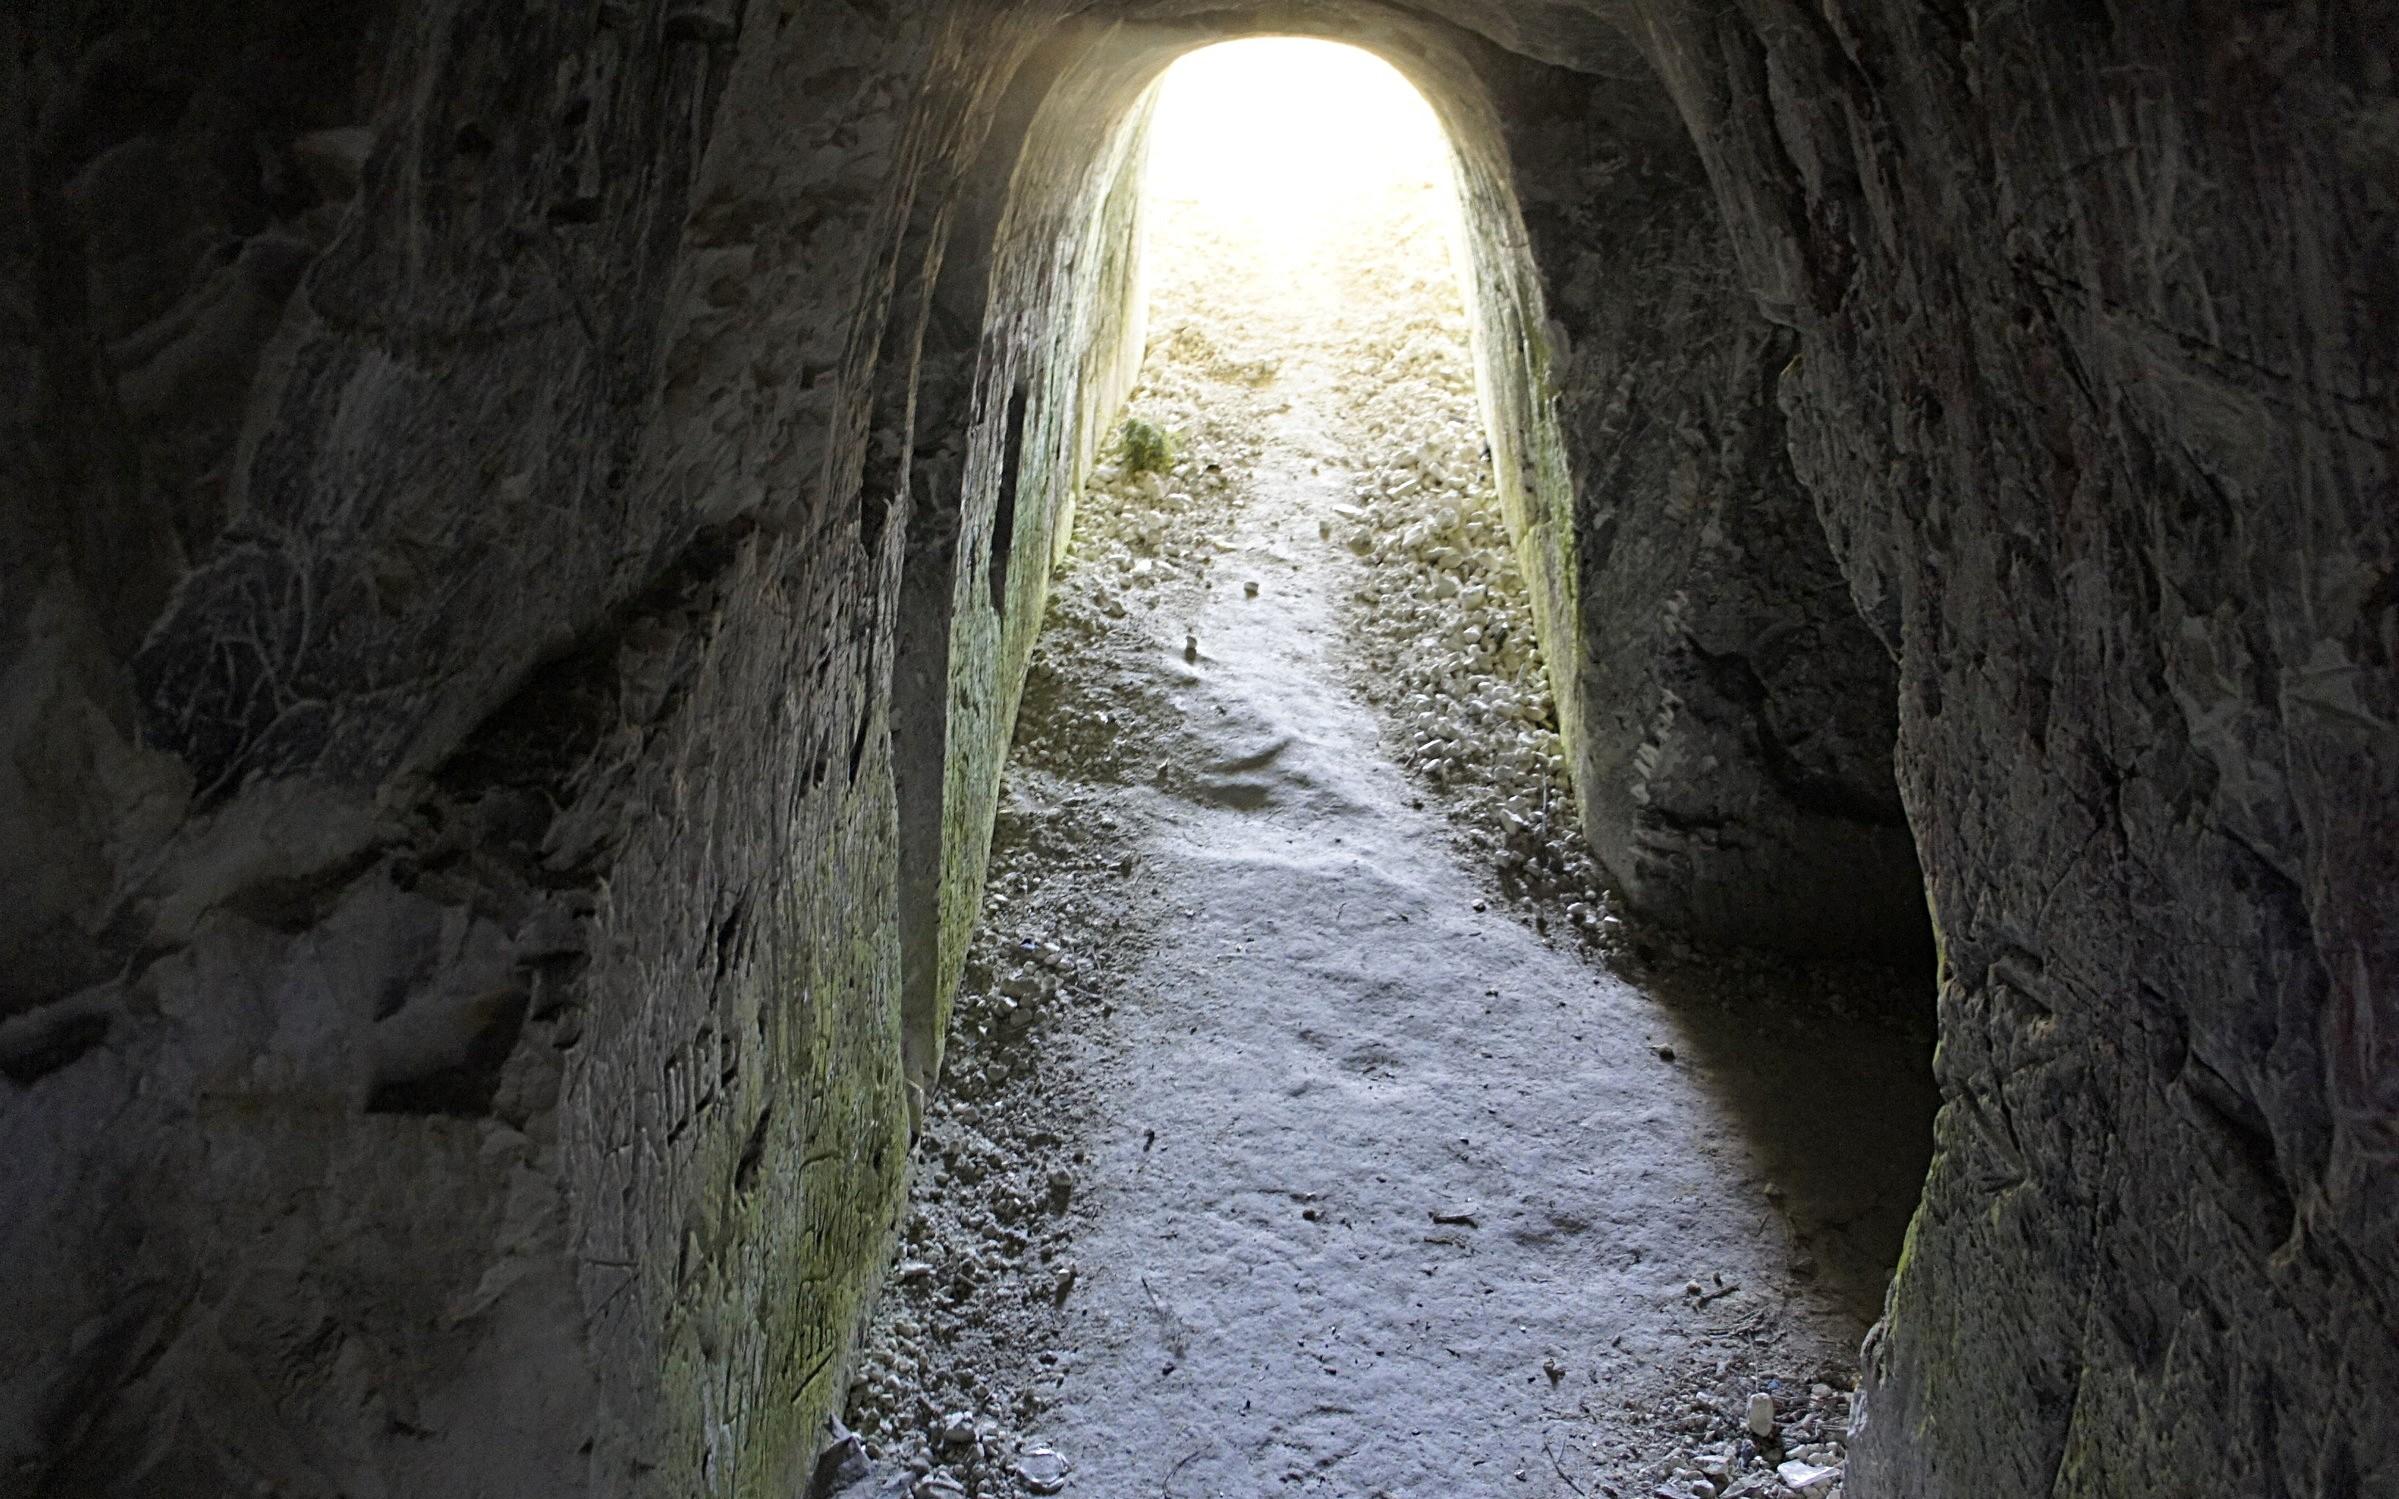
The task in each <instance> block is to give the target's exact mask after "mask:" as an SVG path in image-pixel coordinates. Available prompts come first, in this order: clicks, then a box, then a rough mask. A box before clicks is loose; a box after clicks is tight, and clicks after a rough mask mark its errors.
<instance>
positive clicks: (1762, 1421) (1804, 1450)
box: [1649, 1380, 1851, 1499]
mask: <svg viewBox="0 0 2399 1499" xmlns="http://www.w3.org/2000/svg"><path fill="white" fill-rule="evenodd" d="M1767 1383H1768V1384H1770V1385H1771V1386H1773V1388H1771V1389H1762V1390H1753V1391H1751V1392H1750V1393H1749V1394H1748V1395H1747V1396H1746V1397H1743V1396H1741V1395H1739V1394H1738V1393H1736V1392H1733V1391H1717V1392H1702V1393H1701V1394H1699V1395H1697V1396H1695V1397H1693V1398H1692V1399H1691V1400H1690V1401H1689V1402H1688V1405H1689V1409H1688V1412H1687V1414H1686V1415H1685V1416H1684V1417H1683V1418H1682V1419H1681V1420H1680V1421H1678V1422H1676V1423H1675V1424H1676V1425H1677V1426H1679V1427H1681V1428H1682V1429H1683V1430H1684V1432H1685V1433H1686V1434H1687V1435H1688V1436H1690V1437H1694V1438H1697V1439H1699V1440H1697V1441H1696V1442H1695V1444H1694V1445H1692V1446H1689V1447H1687V1448H1686V1449H1685V1450H1683V1451H1682V1452H1680V1453H1678V1454H1677V1455H1676V1456H1675V1457H1673V1458H1672V1459H1670V1460H1668V1461H1667V1462H1665V1463H1663V1464H1661V1465H1659V1469H1658V1470H1657V1471H1658V1476H1657V1477H1656V1478H1655V1480H1654V1486H1653V1487H1652V1488H1651V1489H1650V1490H1649V1493H1650V1495H1651V1499H1839V1496H1840V1494H1841V1492H1842V1487H1841V1481H1842V1475H1843V1471H1844V1465H1845V1464H1846V1462H1847V1461H1848V1443H1849V1412H1850V1398H1851V1397H1850V1395H1849V1393H1848V1391H1846V1390H1844V1389H1842V1388H1840V1387H1839V1386H1837V1385H1834V1384H1830V1383H1827V1382H1825V1381H1824V1380H1815V1381H1812V1382H1809V1383H1807V1384H1804V1385H1802V1384H1797V1383H1794V1382H1791V1381H1785V1380H1771V1381H1767Z"/></svg>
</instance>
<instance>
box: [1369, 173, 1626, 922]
mask: <svg viewBox="0 0 2399 1499" xmlns="http://www.w3.org/2000/svg"><path fill="white" fill-rule="evenodd" d="M1426 212H1427V210H1420V211H1419V213H1418V215H1417V216H1418V218H1419V219H1422V218H1424V217H1425V216H1426ZM1418 227H1419V228H1420V229H1423V230H1425V231H1426V232H1430V231H1431V230H1432V228H1433V226H1431V225H1430V224H1419V225H1418ZM1351 273H1352V275H1353V276H1354V277H1356V278H1357V280H1358V281H1359V282H1360V283H1361V285H1362V287H1363V294H1364V297H1365V298H1366V299H1369V300H1371V302H1372V303H1373V305H1375V306H1377V307H1380V308H1382V309H1383V310H1384V314H1385V315H1384V316H1383V317H1381V318H1379V319H1377V320H1375V321H1374V322H1373V323H1372V324H1353V325H1351V329H1350V332H1349V334H1348V336H1347V337H1346V338H1344V339H1342V340H1341V341H1340V344H1339V346H1338V348H1337V350H1336V357H1337V358H1338V360H1339V362H1340V367H1341V368H1342V369H1343V371H1344V372H1345V375H1346V378H1345V379H1344V380H1343V381H1342V383H1341V386H1340V389H1339V391H1338V397H1339V399H1340V400H1341V402H1342V404H1343V409H1344V412H1345V416H1346V420H1347V422H1348V423H1349V428H1348V430H1347V431H1346V433H1345V436H1346V438H1347V440H1348V442H1349V444H1350V446H1351V449H1352V451H1353V453H1354V454H1355V455H1356V457H1357V467H1356V470H1355V474H1354V478H1353V481H1352V485H1351V502H1350V503H1348V504H1345V505H1341V506H1339V507H1337V508H1336V509H1335V510H1334V512H1333V514H1332V515H1331V516H1330V517H1328V518H1327V520H1326V522H1325V524H1324V525H1323V527H1322V533H1323V534H1324V535H1325V536H1327V537H1328V538H1329V539H1332V540H1334V541H1337V542H1338V543H1340V545H1341V546H1342V547H1343V548H1344V549H1346V550H1347V551H1348V552H1349V553H1351V554H1352V555H1354V556H1355V557H1356V558H1357V559H1358V561H1359V563H1360V564H1361V568H1360V573H1361V575H1360V576H1359V578H1358V580H1357V582H1356V583H1355V585H1354V586H1353V587H1352V588H1351V589H1350V590H1349V593H1348V596H1347V604H1348V608H1347V611H1346V615H1347V617H1346V619H1345V623H1346V624H1347V625H1348V627H1349V629H1350V633H1351V638H1352V639H1353V640H1354V641H1355V642H1356V646H1355V650H1354V652H1353V655H1354V657H1355V659H1356V661H1357V663H1358V668H1359V677H1360V685H1361V688H1362V690H1364V692H1365V693H1366V696H1367V698H1368V699H1369V701H1371V702H1373V703H1374V704H1375V705H1376V706H1377V707H1378V708H1379V709H1381V710H1382V712H1383V714H1384V717H1385V720H1386V722H1387V724H1388V725H1389V733H1390V735H1391V738H1392V741H1393V747H1394V749H1396V750H1397V751H1398V756H1397V757H1398V758H1399V759H1400V761H1401V762H1402V763H1403V764H1404V765H1405V766H1407V768H1408V769H1409V770H1411V771H1412V772H1413V773H1414V774H1416V775H1417V776H1419V777H1421V778H1422V779H1423V780H1424V781H1425V782H1426V783H1427V785H1428V786H1430V787H1431V788H1433V789H1434V790H1435V791H1437V792H1438V793H1439V795H1440V796H1441V799H1442V800H1443V801H1444V803H1446V804H1447V806H1448V808H1449V810H1450V813H1451V816H1452V818H1453V820H1455V821H1456V822H1457V823H1458V824H1459V825H1460V826H1461V827H1462V829H1464V831H1465V835H1466V837H1467V839H1468V841H1469V842H1471V843H1473V844H1476V845H1477V846H1478V847H1479V848H1481V849H1482V850H1484V851H1486V852H1487V853H1488V855H1489V856H1490V857H1491V858H1492V859H1493V860H1494V862H1495V863H1496V865H1497V867H1498V870H1499V873H1500V875H1501V877H1502V878H1503V880H1504V881H1505V882H1506V883H1507V884H1508V886H1509V889H1510V893H1511V894H1516V895H1523V896H1529V897H1532V898H1533V899H1534V900H1535V902H1536V903H1537V905H1538V906H1539V907H1545V908H1547V909H1548V910H1550V911H1555V912H1556V913H1557V914H1559V915H1561V916H1563V917H1564V919H1565V920H1566V921H1567V922H1569V923H1570V924H1572V925H1573V926H1575V927H1576V928H1579V929H1581V930H1582V931H1584V932H1585V933H1586V934H1588V935H1591V936H1594V937H1598V936H1602V935H1604V934H1605V929H1606V928H1607V927H1608V926H1609V925H1611V924H1612V921H1611V918H1609V916H1608V915H1607V902H1606V898H1605V895H1604V894H1603V889H1604V884H1603V878H1602V875H1601V873H1600V870H1599V867H1598V865H1597V863H1596V862H1595V861H1594V860H1593V859H1592V858H1591V856H1590V854H1589V852H1588V851H1587V850H1586V849H1585V847H1584V844H1583V839H1582V834H1581V830H1580V824H1579V821H1578V819H1577V816H1576V813H1575V807H1574V795H1573V785H1572V781H1571V779H1570V776H1569V771H1568V766H1567V760H1566V754H1565V745H1564V743H1563V741H1562V740H1561V739H1560V737H1559V726H1558V718H1557V707H1556V704H1555V702H1554V701H1553V699H1552V697H1551V694H1550V685H1549V676H1548V666H1547V663H1546V662H1545V660H1544V659H1543V656H1542V651H1541V643H1540V640H1539V639H1538V637H1537V636H1536V634H1535V630H1534V621H1533V608H1532V597H1531V593H1530V591H1529V590H1528V589H1527V587H1526V585H1525V580H1524V574H1523V571H1522V569H1521V568H1520V566H1519V565H1518V561H1517V555H1516V548H1515V543H1514V541H1513V539H1512V538H1511V535H1510V532H1509V530H1508V524H1507V519H1506V517H1505V515H1504V514H1503V513H1502V510H1501V504H1500V498H1499V493H1498V490H1497V488H1496V485H1495V482H1494V479H1493V475H1492V468H1491V455H1490V450H1489V447H1488V445H1487V443H1486V441H1485V438H1484V432H1483V425H1482V417H1481V412H1480V408H1479V406H1478V405H1477V402H1476V399H1475V387H1474V369H1473V363H1472V359H1471V355H1470V351H1469V349H1468V344H1467V327H1466V319H1465V314H1464V312H1463V311H1462V310H1461V308H1460V305H1459V298H1458V292H1457V288H1456V287H1455V286H1454V285H1451V284H1447V283H1445V282H1442V281H1440V280H1437V279H1434V278H1428V277H1426V276H1425V275H1423V274H1422V273H1420V272H1416V271H1411V270H1409V269H1407V268H1406V266H1405V264H1404V263H1403V258H1402V257H1401V256H1400V255H1399V253H1398V252H1397V251H1396V250H1395V249H1393V248H1391V247H1389V246H1386V247H1384V248H1383V249H1382V250H1380V251H1379V252H1372V251H1370V252H1369V253H1368V254H1367V255H1366V256H1365V257H1364V258H1363V259H1362V261H1361V262H1360V263H1359V264H1357V265H1356V266H1354V267H1352V270H1351ZM1541 919H1543V920H1544V921H1546V919H1547V917H1546V915H1544V916H1543V917H1542V918H1541Z"/></svg>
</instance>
